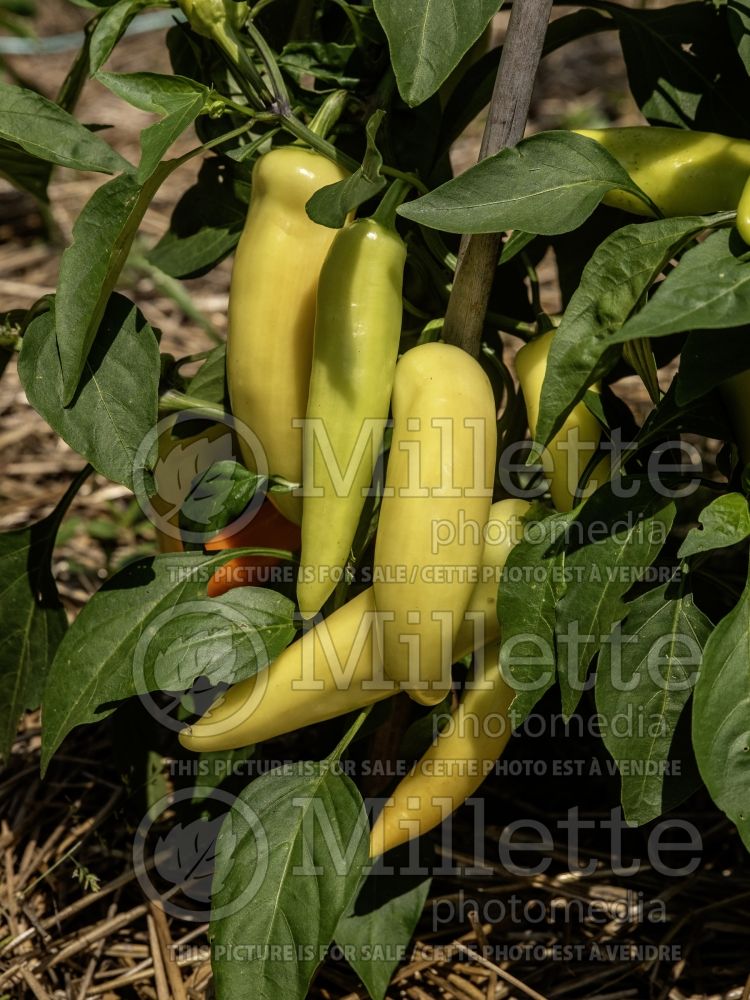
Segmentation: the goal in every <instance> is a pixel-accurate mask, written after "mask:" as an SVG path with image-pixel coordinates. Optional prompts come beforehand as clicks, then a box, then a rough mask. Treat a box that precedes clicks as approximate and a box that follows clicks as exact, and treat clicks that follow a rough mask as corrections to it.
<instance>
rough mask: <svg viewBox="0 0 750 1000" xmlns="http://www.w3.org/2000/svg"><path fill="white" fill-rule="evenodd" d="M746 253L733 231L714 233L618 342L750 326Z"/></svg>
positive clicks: (661, 287)
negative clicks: (697, 330)
mask: <svg viewBox="0 0 750 1000" xmlns="http://www.w3.org/2000/svg"><path fill="white" fill-rule="evenodd" d="M746 253H747V247H746V246H745V245H744V243H743V242H742V240H741V239H740V238H739V236H738V234H737V233H736V232H735V231H734V230H732V229H720V230H718V231H717V232H715V233H712V234H711V235H710V236H709V237H707V239H705V240H704V241H703V242H702V243H699V244H698V246H696V247H693V248H692V249H691V250H688V251H687V252H686V253H685V254H684V256H683V257H682V260H681V261H680V263H679V266H678V267H676V268H675V269H674V271H672V272H671V273H670V274H669V275H668V276H667V277H666V278H665V279H664V281H663V282H662V283H661V285H659V287H658V289H657V290H656V292H655V293H654V295H653V297H652V298H651V299H649V301H648V302H647V303H646V305H645V306H644V307H643V309H641V311H640V312H639V313H637V315H635V316H633V318H632V319H630V320H628V322H627V323H626V324H625V325H624V326H623V328H622V329H621V330H620V331H619V333H617V334H615V335H614V337H613V338H612V339H613V341H614V342H616V343H626V342H627V341H629V340H636V339H637V338H638V337H665V336H667V335H668V334H670V333H682V332H684V331H685V330H696V329H706V330H717V329H721V328H722V327H727V326H729V327H733V326H741V325H743V324H746V323H747V322H748V321H749V320H750V260H742V255H743V254H746Z"/></svg>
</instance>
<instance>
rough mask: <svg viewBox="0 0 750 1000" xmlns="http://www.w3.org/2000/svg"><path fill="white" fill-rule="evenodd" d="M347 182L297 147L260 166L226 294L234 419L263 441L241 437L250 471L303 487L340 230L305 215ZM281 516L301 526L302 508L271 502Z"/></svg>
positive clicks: (282, 496) (291, 499) (288, 501)
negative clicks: (325, 306) (326, 286)
mask: <svg viewBox="0 0 750 1000" xmlns="http://www.w3.org/2000/svg"><path fill="white" fill-rule="evenodd" d="M345 176H346V172H345V171H344V170H343V169H342V168H341V167H339V166H337V165H336V164H335V163H333V162H332V161H331V160H328V159H327V158H326V157H324V156H321V155H319V154H318V153H314V152H312V151H311V150H308V149H303V148H301V147H300V146H283V147H280V148H278V149H273V150H271V151H270V152H268V153H266V154H264V155H263V156H261V157H260V159H259V160H258V162H257V163H256V164H255V168H254V169H253V182H252V190H251V196H250V209H249V212H248V216H247V221H246V223H245V228H244V230H243V232H242V236H241V238H240V242H239V246H238V247H237V253H236V256H235V261H234V270H233V272H232V285H231V290H230V294H229V336H228V340H227V382H228V386H229V397H230V401H231V405H232V412H233V413H234V415H235V416H236V417H238V418H239V420H240V421H242V423H243V424H245V425H247V427H249V429H250V430H251V431H252V432H253V434H255V435H256V436H257V438H258V443H259V446H260V449H261V451H262V452H263V453H264V455H265V461H263V457H262V455H259V454H258V447H257V445H256V444H255V443H254V442H253V441H252V440H248V437H247V435H246V434H245V433H243V427H242V426H240V427H238V429H237V435H238V438H239V442H240V447H241V449H242V456H243V460H244V462H245V464H246V465H247V466H248V468H250V469H252V470H253V471H258V470H259V466H260V465H261V464H262V463H263V464H264V465H265V466H266V468H265V469H260V471H263V472H268V473H270V474H272V475H277V476H281V477H283V478H284V479H287V480H289V481H290V482H292V483H296V484H299V483H300V482H301V478H302V426H301V424H302V421H303V419H304V416H305V411H306V408H307V392H308V384H309V380H310V366H311V362H312V349H313V331H314V326H315V297H316V292H317V287H318V277H319V275H320V269H321V267H322V266H323V261H324V260H325V257H326V254H327V253H328V250H329V248H330V246H331V243H332V242H333V239H334V237H335V236H336V232H337V230H335V229H329V228H327V227H326V226H321V225H318V224H317V223H315V222H313V221H312V220H311V219H310V218H309V216H308V215H307V213H306V211H305V205H306V203H307V202H308V201H309V199H310V198H311V197H312V195H313V194H314V193H315V192H316V191H319V190H320V188H322V187H325V186H326V185H328V184H334V183H335V182H336V181H340V180H342V179H343V178H344V177H345ZM269 495H270V498H271V499H272V500H273V502H274V503H275V504H276V506H277V507H278V508H279V510H280V511H281V513H282V514H283V515H284V516H285V517H286V518H288V519H289V520H290V521H293V522H294V523H295V524H299V523H300V521H301V520H302V500H301V498H300V497H298V496H296V495H294V494H292V493H272V494H269Z"/></svg>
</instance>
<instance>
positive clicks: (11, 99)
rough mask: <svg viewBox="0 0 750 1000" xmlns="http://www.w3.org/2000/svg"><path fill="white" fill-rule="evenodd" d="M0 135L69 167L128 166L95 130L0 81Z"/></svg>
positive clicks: (110, 170)
mask: <svg viewBox="0 0 750 1000" xmlns="http://www.w3.org/2000/svg"><path fill="white" fill-rule="evenodd" d="M0 138H2V139H4V140H6V141H7V142H12V143H16V144H17V145H19V146H20V147H21V148H22V149H25V150H26V152H27V153H30V154H31V155H32V156H36V157H38V158H39V159H40V160H45V161H47V162H48V163H56V164H58V165H59V166H61V167H70V168H71V169H73V170H95V171H97V172H99V173H104V174H114V173H117V172H118V171H121V170H125V171H129V170H132V167H131V165H130V164H129V163H128V161H127V160H125V159H123V157H122V156H120V154H119V153H117V152H115V150H114V149H112V148H111V146H108V145H107V143H106V142H105V141H104V140H103V139H101V138H100V137H99V136H98V135H97V134H96V133H95V132H89V130H88V129H87V128H85V127H84V126H83V125H81V123H80V122H78V121H76V119H75V118H73V116H72V115H69V114H68V113H67V111H63V109H62V108H60V107H58V106H57V104H54V103H53V102H52V101H49V100H47V98H46V97H42V95H41V94H37V93H36V92H35V91H33V90H25V89H24V88H23V87H13V86H11V85H10V84H7V83H2V82H0Z"/></svg>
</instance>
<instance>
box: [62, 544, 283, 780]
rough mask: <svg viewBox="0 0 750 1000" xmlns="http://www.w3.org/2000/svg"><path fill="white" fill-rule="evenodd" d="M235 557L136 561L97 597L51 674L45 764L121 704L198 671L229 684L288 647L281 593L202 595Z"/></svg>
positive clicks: (176, 686)
mask: <svg viewBox="0 0 750 1000" xmlns="http://www.w3.org/2000/svg"><path fill="white" fill-rule="evenodd" d="M238 551H241V550H238ZM235 554H236V552H229V553H227V552H222V553H218V554H217V555H214V556H204V555H202V554H200V553H193V552H186V553H179V554H176V555H164V556H156V557H154V558H149V559H140V560H138V561H137V562H134V563H130V564H129V565H127V566H126V567H125V568H124V569H122V570H120V572H119V573H117V574H116V575H115V576H114V577H112V579H110V580H108V581H107V583H105V584H104V586H103V587H102V588H101V589H100V590H99V591H97V593H96V594H94V596H93V597H92V598H91V599H90V600H89V602H88V603H87V604H86V605H85V607H84V608H83V610H82V611H81V613H80V614H79V615H78V617H77V618H76V620H75V622H74V624H73V625H72V626H71V628H70V629H69V630H68V632H67V633H66V636H65V639H64V640H63V642H62V643H61V644H60V648H59V649H58V651H57V655H56V656H55V659H54V661H53V663H52V667H51V669H50V672H49V677H48V679H47V684H46V687H45V691H44V700H43V709H44V722H45V724H44V733H43V736H42V769H43V770H45V769H46V767H47V765H48V763H49V760H50V758H51V757H52V755H53V754H54V752H55V751H56V750H57V748H58V747H59V746H60V744H61V743H62V741H63V740H64V739H65V737H66V736H67V734H68V733H69V732H70V731H71V729H73V728H74V727H75V726H80V725H83V724H85V723H90V722H98V721H99V720H100V719H104V718H106V717H107V716H108V715H111V713H112V712H113V711H114V710H115V708H116V707H117V706H116V703H117V702H119V701H122V700H123V699H125V698H130V697H133V696H135V695H141V696H143V695H147V694H148V693H149V692H153V691H183V690H187V689H188V688H189V687H190V686H191V684H192V683H193V682H194V681H195V679H196V678H197V677H201V676H205V677H209V679H210V680H211V682H212V684H219V683H224V682H227V683H229V682H234V681H235V680H239V679H241V678H243V677H248V676H250V675H251V674H253V673H255V672H256V671H257V670H259V669H261V668H262V667H264V666H265V665H266V664H267V663H268V662H269V661H270V660H271V659H273V658H274V657H275V656H276V655H278V653H279V652H281V650H282V649H284V648H285V647H286V646H287V645H288V643H289V641H290V639H291V638H292V635H293V634H294V628H293V626H292V624H291V618H292V610H293V605H292V603H291V601H288V600H287V599H286V598H284V597H282V596H281V595H280V594H277V593H275V592H274V591H270V590H259V589H258V588H255V587H240V588H237V589H236V590H233V591H230V592H229V593H227V594H224V595H222V596H221V597H217V598H207V597H206V583H207V581H208V579H209V578H210V577H211V575H212V574H213V572H214V571H215V570H216V569H217V568H218V567H219V566H222V565H223V564H224V563H225V562H226V561H227V560H228V559H229V558H231V557H232V556H233V555H235ZM178 646H179V650H178V649H177V647H178ZM164 647H166V648H164Z"/></svg>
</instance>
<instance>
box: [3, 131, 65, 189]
mask: <svg viewBox="0 0 750 1000" xmlns="http://www.w3.org/2000/svg"><path fill="white" fill-rule="evenodd" d="M51 172H52V167H51V164H50V163H49V162H47V161H46V160H40V159H39V158H38V157H36V156H32V155H31V153H27V152H26V150H25V149H21V147H20V146H18V145H16V144H15V143H13V142H5V141H4V140H0V177H4V178H5V179H6V180H7V181H10V183H11V184H12V185H13V186H14V187H17V188H20V189H21V190H22V191H28V192H29V194H32V195H33V196H34V197H35V198H38V199H39V201H42V202H46V201H47V185H48V184H49V179H50V174H51Z"/></svg>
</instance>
